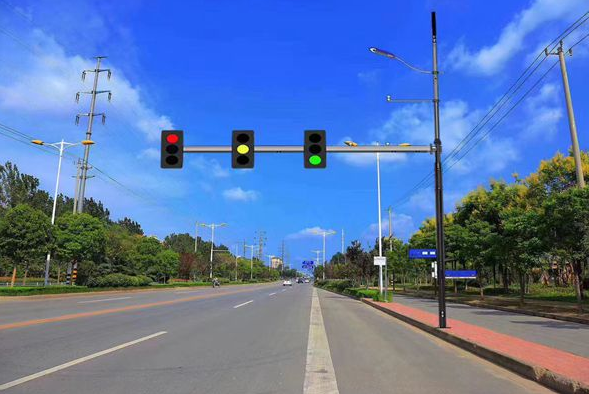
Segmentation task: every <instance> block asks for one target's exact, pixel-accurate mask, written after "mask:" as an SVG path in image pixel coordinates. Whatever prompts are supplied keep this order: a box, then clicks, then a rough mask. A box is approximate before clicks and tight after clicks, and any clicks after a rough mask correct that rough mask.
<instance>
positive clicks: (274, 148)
mask: <svg viewBox="0 0 589 394" xmlns="http://www.w3.org/2000/svg"><path fill="white" fill-rule="evenodd" d="M435 150H436V147H435V146H434V145H409V146H405V145H404V146H400V145H361V146H337V145H336V146H333V145H332V146H327V147H326V151H327V152H328V153H354V154H356V153H430V154H431V153H434V152H435ZM303 151H304V147H303V146H302V145H256V146H255V147H254V152H255V153H303ZM184 153H231V146H230V145H211V146H185V147H184Z"/></svg>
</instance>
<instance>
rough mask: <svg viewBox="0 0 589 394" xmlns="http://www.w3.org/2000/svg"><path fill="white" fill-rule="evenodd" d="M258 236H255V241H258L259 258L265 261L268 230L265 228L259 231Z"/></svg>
mask: <svg viewBox="0 0 589 394" xmlns="http://www.w3.org/2000/svg"><path fill="white" fill-rule="evenodd" d="M256 233H257V237H254V243H255V242H256V240H257V242H258V259H259V260H262V261H264V246H266V232H265V231H264V230H260V231H257V232H256Z"/></svg>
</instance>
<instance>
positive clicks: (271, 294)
mask: <svg viewBox="0 0 589 394" xmlns="http://www.w3.org/2000/svg"><path fill="white" fill-rule="evenodd" d="M274 294H276V293H270V294H268V295H269V296H273V295H274Z"/></svg>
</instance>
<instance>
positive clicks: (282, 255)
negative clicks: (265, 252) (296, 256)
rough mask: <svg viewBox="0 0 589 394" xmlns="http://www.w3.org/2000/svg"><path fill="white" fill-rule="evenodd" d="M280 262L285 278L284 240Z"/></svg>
mask: <svg viewBox="0 0 589 394" xmlns="http://www.w3.org/2000/svg"><path fill="white" fill-rule="evenodd" d="M280 260H281V261H282V276H284V240H282V249H281V251H280Z"/></svg>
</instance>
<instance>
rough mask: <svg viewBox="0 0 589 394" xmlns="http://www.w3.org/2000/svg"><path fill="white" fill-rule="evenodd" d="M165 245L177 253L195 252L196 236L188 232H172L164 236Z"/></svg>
mask: <svg viewBox="0 0 589 394" xmlns="http://www.w3.org/2000/svg"><path fill="white" fill-rule="evenodd" d="M164 245H165V246H166V247H167V248H170V249H172V250H173V251H174V252H176V253H193V252H194V237H192V236H191V235H190V234H188V233H184V234H174V233H172V234H170V235H167V236H166V238H164Z"/></svg>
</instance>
